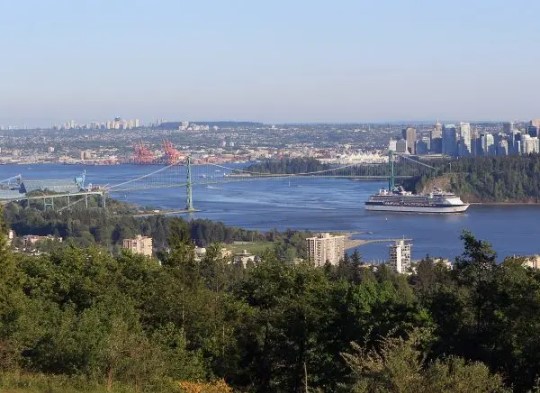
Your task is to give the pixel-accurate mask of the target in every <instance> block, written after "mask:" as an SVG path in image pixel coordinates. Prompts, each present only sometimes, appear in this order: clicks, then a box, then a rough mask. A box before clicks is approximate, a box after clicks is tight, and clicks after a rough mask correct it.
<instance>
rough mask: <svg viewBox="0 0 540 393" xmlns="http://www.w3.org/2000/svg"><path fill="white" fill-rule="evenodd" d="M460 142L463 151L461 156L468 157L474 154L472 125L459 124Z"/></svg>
mask: <svg viewBox="0 0 540 393" xmlns="http://www.w3.org/2000/svg"><path fill="white" fill-rule="evenodd" d="M459 141H460V147H461V151H460V152H459V153H460V154H459V155H460V156H468V155H470V154H471V152H472V148H471V124H470V123H463V122H461V123H459Z"/></svg>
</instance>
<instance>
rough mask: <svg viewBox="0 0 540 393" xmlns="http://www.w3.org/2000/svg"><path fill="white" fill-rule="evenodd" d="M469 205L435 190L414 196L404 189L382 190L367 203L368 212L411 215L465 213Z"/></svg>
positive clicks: (456, 197)
mask: <svg viewBox="0 0 540 393" xmlns="http://www.w3.org/2000/svg"><path fill="white" fill-rule="evenodd" d="M468 207H469V204H467V203H464V202H463V201H462V200H461V198H460V197H458V196H457V195H455V194H453V193H450V192H444V191H441V190H434V191H433V192H431V193H429V194H413V193H411V192H408V191H405V190H404V189H403V188H402V187H394V188H393V189H392V190H391V191H389V190H380V191H379V192H378V193H377V194H375V195H371V196H370V197H369V199H368V200H367V201H366V210H375V211H391V212H410V213H463V212H464V211H465V210H467V208H468Z"/></svg>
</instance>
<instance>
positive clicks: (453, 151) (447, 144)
mask: <svg viewBox="0 0 540 393" xmlns="http://www.w3.org/2000/svg"><path fill="white" fill-rule="evenodd" d="M457 137H458V136H457V129H456V126H455V125H454V124H445V125H444V126H443V130H442V153H443V154H445V155H447V156H451V157H455V156H457V139H458V138H457Z"/></svg>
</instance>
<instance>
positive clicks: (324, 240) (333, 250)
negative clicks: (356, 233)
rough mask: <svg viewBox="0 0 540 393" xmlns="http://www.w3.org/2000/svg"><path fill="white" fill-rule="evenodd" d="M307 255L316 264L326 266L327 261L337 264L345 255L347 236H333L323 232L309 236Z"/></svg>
mask: <svg viewBox="0 0 540 393" xmlns="http://www.w3.org/2000/svg"><path fill="white" fill-rule="evenodd" d="M306 243H307V256H308V259H309V260H310V261H313V263H314V264H315V266H324V264H325V263H326V262H328V263H330V264H332V265H337V264H338V262H339V261H340V260H341V259H343V257H344V256H345V236H332V235H330V234H329V233H322V234H320V235H318V236H315V237H308V238H307V239H306Z"/></svg>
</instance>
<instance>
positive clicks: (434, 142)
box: [429, 122, 442, 154]
mask: <svg viewBox="0 0 540 393" xmlns="http://www.w3.org/2000/svg"><path fill="white" fill-rule="evenodd" d="M429 139H430V141H429V150H430V151H431V152H432V153H435V154H441V153H442V124H441V123H439V122H437V123H436V124H435V126H434V128H433V129H432V130H431V132H430V134H429Z"/></svg>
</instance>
